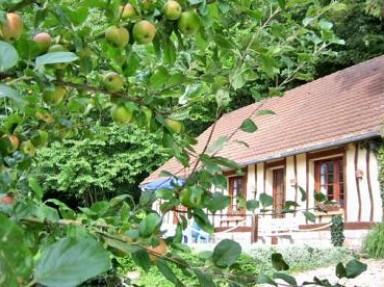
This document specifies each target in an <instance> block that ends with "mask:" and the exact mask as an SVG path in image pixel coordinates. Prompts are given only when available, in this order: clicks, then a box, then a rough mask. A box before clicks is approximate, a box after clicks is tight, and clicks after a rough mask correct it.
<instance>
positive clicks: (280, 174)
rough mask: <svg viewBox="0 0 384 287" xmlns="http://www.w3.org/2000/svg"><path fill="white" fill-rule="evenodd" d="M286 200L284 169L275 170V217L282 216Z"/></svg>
mask: <svg viewBox="0 0 384 287" xmlns="http://www.w3.org/2000/svg"><path fill="white" fill-rule="evenodd" d="M284 202H285V188H284V169H283V168H279V169H274V170H273V213H274V215H273V218H282V217H284V214H282V213H281V212H282V210H283V207H284Z"/></svg>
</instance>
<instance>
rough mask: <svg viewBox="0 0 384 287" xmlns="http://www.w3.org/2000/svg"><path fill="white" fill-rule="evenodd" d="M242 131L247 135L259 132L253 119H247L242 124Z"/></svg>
mask: <svg viewBox="0 0 384 287" xmlns="http://www.w3.org/2000/svg"><path fill="white" fill-rule="evenodd" d="M240 129H241V130H242V131H243V132H246V133H253V132H255V131H257V126H256V125H255V123H254V122H253V121H252V120H251V119H246V120H244V121H243V123H242V124H241V126H240Z"/></svg>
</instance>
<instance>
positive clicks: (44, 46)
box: [33, 32, 52, 52]
mask: <svg viewBox="0 0 384 287" xmlns="http://www.w3.org/2000/svg"><path fill="white" fill-rule="evenodd" d="M33 41H35V42H36V44H37V46H38V47H39V50H40V51H42V52H46V51H48V49H49V47H50V46H51V42H52V37H51V35H49V34H48V33H46V32H42V33H38V34H36V35H35V37H33Z"/></svg>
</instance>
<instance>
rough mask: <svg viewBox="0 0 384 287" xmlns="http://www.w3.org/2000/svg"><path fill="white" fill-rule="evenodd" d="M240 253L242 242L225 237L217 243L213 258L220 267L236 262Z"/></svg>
mask: <svg viewBox="0 0 384 287" xmlns="http://www.w3.org/2000/svg"><path fill="white" fill-rule="evenodd" d="M240 255H241V246H240V244H239V243H237V242H235V241H233V240H230V239H224V240H222V241H220V243H219V244H217V245H216V247H215V249H214V250H213V254H212V259H213V262H214V263H215V265H216V266H218V267H229V266H231V265H232V264H233V263H235V262H236V260H237V259H238V258H239V257H240Z"/></svg>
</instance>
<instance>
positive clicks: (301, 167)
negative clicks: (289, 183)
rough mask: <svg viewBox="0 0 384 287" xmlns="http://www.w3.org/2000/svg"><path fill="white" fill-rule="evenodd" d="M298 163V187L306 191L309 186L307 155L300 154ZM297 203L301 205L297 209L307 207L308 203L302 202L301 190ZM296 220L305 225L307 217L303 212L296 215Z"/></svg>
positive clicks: (298, 193)
mask: <svg viewBox="0 0 384 287" xmlns="http://www.w3.org/2000/svg"><path fill="white" fill-rule="evenodd" d="M296 162H297V179H296V180H297V186H301V187H302V188H303V189H304V190H305V189H306V186H307V162H306V155H305V154H299V155H297V156H296ZM296 202H297V203H298V204H299V205H300V206H299V207H298V208H297V209H298V210H300V209H301V210H303V209H305V207H306V202H305V201H301V193H300V191H299V190H297V198H296ZM296 218H297V220H299V222H300V224H303V223H305V217H304V215H303V213H302V212H297V213H296Z"/></svg>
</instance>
